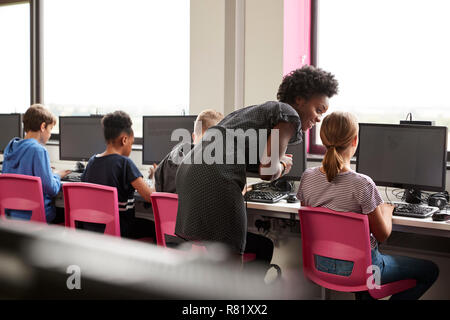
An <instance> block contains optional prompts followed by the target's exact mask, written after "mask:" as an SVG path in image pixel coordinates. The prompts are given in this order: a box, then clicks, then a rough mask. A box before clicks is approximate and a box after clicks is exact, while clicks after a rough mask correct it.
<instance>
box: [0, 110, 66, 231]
mask: <svg viewBox="0 0 450 320" xmlns="http://www.w3.org/2000/svg"><path fill="white" fill-rule="evenodd" d="M55 124H56V117H55V116H54V115H53V114H52V113H51V112H50V111H49V110H47V109H46V108H45V107H44V106H43V105H40V104H34V105H32V106H31V107H30V108H28V110H27V111H26V112H25V114H24V115H23V125H24V130H25V138H23V139H20V138H13V139H12V140H11V141H10V142H9V143H8V145H7V147H6V149H5V152H4V159H3V168H2V172H3V173H15V174H24V175H30V176H35V177H40V178H41V181H42V191H43V193H44V205H45V216H46V220H47V222H48V223H59V222H61V221H64V218H63V213H62V214H61V217H58V218H56V216H57V214H56V208H55V206H54V205H53V204H52V200H53V197H55V196H56V195H57V194H58V192H59V191H60V190H61V178H63V177H65V176H66V175H67V174H69V173H70V170H62V171H57V172H56V173H54V172H53V171H52V168H51V166H50V158H49V155H48V152H47V149H46V148H45V147H44V146H45V144H46V143H47V141H48V139H49V138H50V135H51V131H52V129H53V127H54V126H55ZM11 217H12V218H15V219H23V220H29V219H30V218H31V216H30V214H29V213H26V212H21V211H11ZM55 218H56V219H55Z"/></svg>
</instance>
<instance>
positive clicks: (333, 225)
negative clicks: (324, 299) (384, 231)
mask: <svg viewBox="0 0 450 320" xmlns="http://www.w3.org/2000/svg"><path fill="white" fill-rule="evenodd" d="M299 215H300V226H301V237H302V251H303V272H304V274H305V276H306V277H307V278H309V279H311V280H312V281H314V282H315V283H317V284H318V285H320V286H322V287H325V288H328V289H332V290H337V291H345V292H356V291H363V290H367V284H366V282H367V279H368V277H369V275H368V273H367V268H368V267H369V266H370V265H371V261H372V258H371V252H370V250H371V248H370V231H369V221H368V218H367V215H364V214H360V213H353V212H337V211H333V210H329V209H326V208H311V207H301V208H300V210H299ZM316 255H319V256H323V257H328V258H333V259H340V260H346V261H352V262H353V263H354V264H353V270H352V273H351V274H350V275H349V276H341V275H335V274H330V273H326V272H321V271H319V270H317V268H316V266H315V256H316Z"/></svg>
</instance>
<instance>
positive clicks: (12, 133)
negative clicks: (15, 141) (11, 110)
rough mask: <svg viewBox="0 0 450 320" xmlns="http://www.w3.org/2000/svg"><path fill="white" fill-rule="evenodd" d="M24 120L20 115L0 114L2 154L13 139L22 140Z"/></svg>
mask: <svg viewBox="0 0 450 320" xmlns="http://www.w3.org/2000/svg"><path fill="white" fill-rule="evenodd" d="M22 136H23V134H22V119H21V115H20V114H19V113H16V114H0V153H3V151H4V150H5V148H6V146H7V145H8V143H9V141H11V139H12V138H15V137H19V138H22Z"/></svg>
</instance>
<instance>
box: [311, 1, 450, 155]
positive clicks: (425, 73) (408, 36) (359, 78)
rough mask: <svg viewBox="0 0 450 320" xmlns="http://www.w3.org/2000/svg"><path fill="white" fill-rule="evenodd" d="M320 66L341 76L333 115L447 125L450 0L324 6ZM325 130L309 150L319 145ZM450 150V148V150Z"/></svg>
mask: <svg viewBox="0 0 450 320" xmlns="http://www.w3.org/2000/svg"><path fill="white" fill-rule="evenodd" d="M316 9H317V12H316V14H315V15H314V14H313V17H315V18H316V19H317V20H316V21H315V23H316V26H317V32H316V35H315V43H316V45H317V47H316V57H315V58H316V61H315V64H316V65H317V66H319V67H321V68H323V69H325V70H327V71H330V72H332V73H334V74H335V75H336V78H337V79H338V81H339V86H340V92H339V94H338V95H337V96H335V97H333V98H332V99H331V100H330V111H335V110H345V111H349V112H352V113H355V114H356V115H357V116H358V120H359V121H360V122H379V123H399V121H400V120H405V119H406V117H407V115H408V113H412V119H413V120H432V121H435V123H436V125H440V126H447V127H448V126H449V125H450V102H449V100H448V94H447V92H448V75H449V74H450V60H449V59H448V57H449V56H450V43H449V42H448V41H446V38H447V37H448V35H447V33H448V30H450V20H449V19H448V12H450V2H449V1H445V0H430V1H421V0H395V1H391V0H365V1H360V0H340V1H335V0H319V1H318V4H317V7H316ZM319 130H320V127H318V128H316V132H315V134H313V135H312V136H314V139H315V140H313V141H311V145H316V146H317V145H320V144H321V141H320V137H319V134H318V132H319ZM449 150H450V145H449Z"/></svg>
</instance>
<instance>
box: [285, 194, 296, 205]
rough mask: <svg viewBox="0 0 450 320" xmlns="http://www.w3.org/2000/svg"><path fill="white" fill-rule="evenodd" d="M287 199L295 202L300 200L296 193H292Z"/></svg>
mask: <svg viewBox="0 0 450 320" xmlns="http://www.w3.org/2000/svg"><path fill="white" fill-rule="evenodd" d="M286 201H287V202H289V203H295V202H297V201H298V199H297V197H296V196H295V194H290V195H289V196H288V197H287V198H286Z"/></svg>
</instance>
